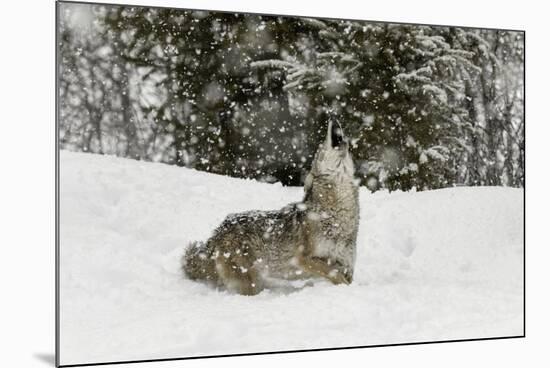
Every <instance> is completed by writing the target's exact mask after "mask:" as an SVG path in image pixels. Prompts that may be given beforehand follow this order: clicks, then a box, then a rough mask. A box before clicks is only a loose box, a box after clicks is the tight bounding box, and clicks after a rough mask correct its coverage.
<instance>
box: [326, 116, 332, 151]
mask: <svg viewBox="0 0 550 368" xmlns="http://www.w3.org/2000/svg"><path fill="white" fill-rule="evenodd" d="M325 147H326V148H331V147H332V120H329V121H328V128H327V137H326V138H325Z"/></svg>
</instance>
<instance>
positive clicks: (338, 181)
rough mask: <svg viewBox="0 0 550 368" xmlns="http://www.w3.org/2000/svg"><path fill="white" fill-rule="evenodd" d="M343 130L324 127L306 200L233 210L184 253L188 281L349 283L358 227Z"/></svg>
mask: <svg viewBox="0 0 550 368" xmlns="http://www.w3.org/2000/svg"><path fill="white" fill-rule="evenodd" d="M348 148H349V147H348V142H347V139H345V138H344V135H343V132H342V129H341V128H339V127H337V126H336V125H334V126H333V124H332V122H329V124H328V130H327V135H326V139H325V140H324V142H323V143H321V144H320V145H319V148H318V150H317V152H316V154H315V157H314V159H313V163H312V167H311V171H310V172H309V174H308V175H307V177H306V179H305V184H304V198H303V200H302V201H301V202H298V203H291V204H289V205H287V206H285V207H283V208H282V209H280V210H278V211H248V212H243V213H237V214H231V215H229V216H227V217H226V219H225V220H224V221H223V222H222V224H221V225H220V226H219V227H218V228H217V229H216V230H215V231H214V233H213V235H212V237H211V238H210V239H208V240H207V241H206V243H202V242H194V243H192V244H191V245H190V247H189V248H188V249H187V250H186V253H185V255H184V256H183V258H182V265H183V270H184V272H185V273H186V274H187V276H188V277H189V278H190V279H192V280H204V281H210V282H212V283H215V284H216V285H218V286H222V287H225V288H227V289H229V290H232V291H236V292H238V293H240V294H243V295H255V294H258V293H259V292H260V291H261V290H262V289H263V288H265V287H267V286H269V282H268V280H269V279H286V280H297V279H307V278H311V277H318V276H321V277H324V278H326V279H328V280H330V281H332V282H333V283H334V284H350V283H351V282H352V279H353V268H354V264H355V253H356V250H355V249H356V245H355V243H356V239H357V230H358V226H359V194H358V188H357V185H356V184H355V182H354V178H353V172H354V167H353V161H352V158H351V154H350V153H349V150H348Z"/></svg>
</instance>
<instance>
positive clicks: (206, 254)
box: [181, 242, 218, 282]
mask: <svg viewBox="0 0 550 368" xmlns="http://www.w3.org/2000/svg"><path fill="white" fill-rule="evenodd" d="M211 253H212V251H211V249H209V247H208V243H204V242H192V243H191V244H189V247H188V248H187V249H186V251H185V254H184V256H183V257H182V260H181V263H182V267H183V271H184V272H185V274H186V275H187V277H189V278H190V279H191V280H205V281H213V282H216V281H217V280H218V275H217V272H216V262H215V261H214V259H213V258H212V254H211Z"/></svg>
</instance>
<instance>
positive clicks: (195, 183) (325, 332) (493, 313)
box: [60, 151, 523, 364]
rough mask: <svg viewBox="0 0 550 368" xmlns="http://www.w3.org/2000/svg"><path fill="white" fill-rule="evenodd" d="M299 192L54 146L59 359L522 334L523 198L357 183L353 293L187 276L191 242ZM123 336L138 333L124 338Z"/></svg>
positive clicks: (322, 286)
mask: <svg viewBox="0 0 550 368" xmlns="http://www.w3.org/2000/svg"><path fill="white" fill-rule="evenodd" d="M301 197H302V188H288V187H282V186H281V185H279V184H263V183H258V182H255V181H252V180H242V179H235V178H228V177H224V176H219V175H213V174H208V173H204V172H198V171H195V170H190V169H185V168H179V167H175V166H168V165H164V164H157V163H147V162H139V161H133V160H127V159H121V158H115V157H110V156H99V155H93V154H82V153H72V152H67V151H62V152H61V162H60V257H61V258H60V262H61V267H60V295H61V304H60V307H61V320H60V322H61V331H62V333H61V341H60V342H61V359H62V361H61V363H62V364H71V363H79V362H83V361H113V360H135V359H151V358H165V357H167V356H179V357H182V356H196V355H206V354H208V355H212V354H230V353H238V352H243V351H248V352H259V351H273V350H295V349H308V348H322V347H335V346H359V345H370V344H388V343H400V342H413V341H430V340H449V339H463V338H477V337H493V336H513V335H521V334H522V333H523V191H522V190H520V189H510V188H498V187H477V188H452V189H442V190H436V191H427V192H420V193H410V192H409V193H401V192H398V193H392V194H388V193H384V192H378V193H375V194H370V193H369V192H368V191H367V190H365V189H364V188H361V191H360V206H361V222H360V226H359V235H358V241H357V263H356V269H355V275H354V281H353V283H352V284H351V285H350V286H334V285H331V284H330V283H328V282H323V281H319V282H317V283H315V285H314V286H313V287H307V288H304V289H301V290H297V291H294V292H290V290H288V289H287V288H285V289H281V290H266V291H263V292H262V293H260V294H259V295H258V296H257V297H255V298H253V299H250V298H247V297H242V296H239V295H233V294H230V293H227V292H219V291H216V290H214V289H212V288H209V287H207V286H205V285H202V284H199V283H194V282H191V281H190V280H187V279H185V278H184V277H183V276H182V273H181V270H180V267H179V259H180V257H181V255H182V254H183V251H184V246H185V244H187V243H188V242H189V241H191V240H195V239H206V238H207V237H208V236H209V235H210V233H211V231H212V230H213V229H214V228H215V227H216V225H217V224H219V223H220V222H221V221H222V220H223V218H224V217H225V216H226V215H227V214H229V213H234V212H241V211H245V210H250V209H260V210H267V209H277V208H280V207H282V206H283V205H285V204H287V203H289V202H293V201H299V200H300V199H301ZM130 337H131V338H130Z"/></svg>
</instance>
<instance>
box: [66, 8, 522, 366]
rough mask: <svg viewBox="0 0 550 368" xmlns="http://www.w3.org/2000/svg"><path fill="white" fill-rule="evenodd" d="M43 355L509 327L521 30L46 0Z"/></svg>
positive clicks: (510, 333) (517, 240)
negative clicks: (52, 260) (52, 91)
mask: <svg viewBox="0 0 550 368" xmlns="http://www.w3.org/2000/svg"><path fill="white" fill-rule="evenodd" d="M56 48H57V64H56V73H57V132H56V133H57V145H58V151H57V159H58V161H57V169H58V172H57V184H58V197H57V200H58V207H57V226H58V233H57V239H58V242H57V249H56V250H57V270H56V272H57V333H56V337H57V352H56V354H57V364H58V365H61V366H77V365H82V364H93V363H119V362H137V361H144V360H147V361H149V360H167V359H185V358H197V357H212V356H227V355H242V354H260V353H267V352H295V351H309V350H322V349H340V348H351V347H370V346H381V345H396V344H414V343H427V342H443V341H462V340H477V339H490V338H508V337H523V336H524V183H525V159H524V154H525V134H524V133H525V120H524V32H522V31H515V30H500V29H477V28H466V27H456V26H440V25H417V24H397V23H388V22H379V21H363V20H345V19H328V18H327V19H324V18H308V17H301V16H287V15H284V16H278V15H263V14H245V13H233V12H220V11H211V10H191V9H173V8H158V7H143V6H133V5H124V6H122V5H102V4H91V3H81V2H78V3H77V2H58V3H57V44H56Z"/></svg>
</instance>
